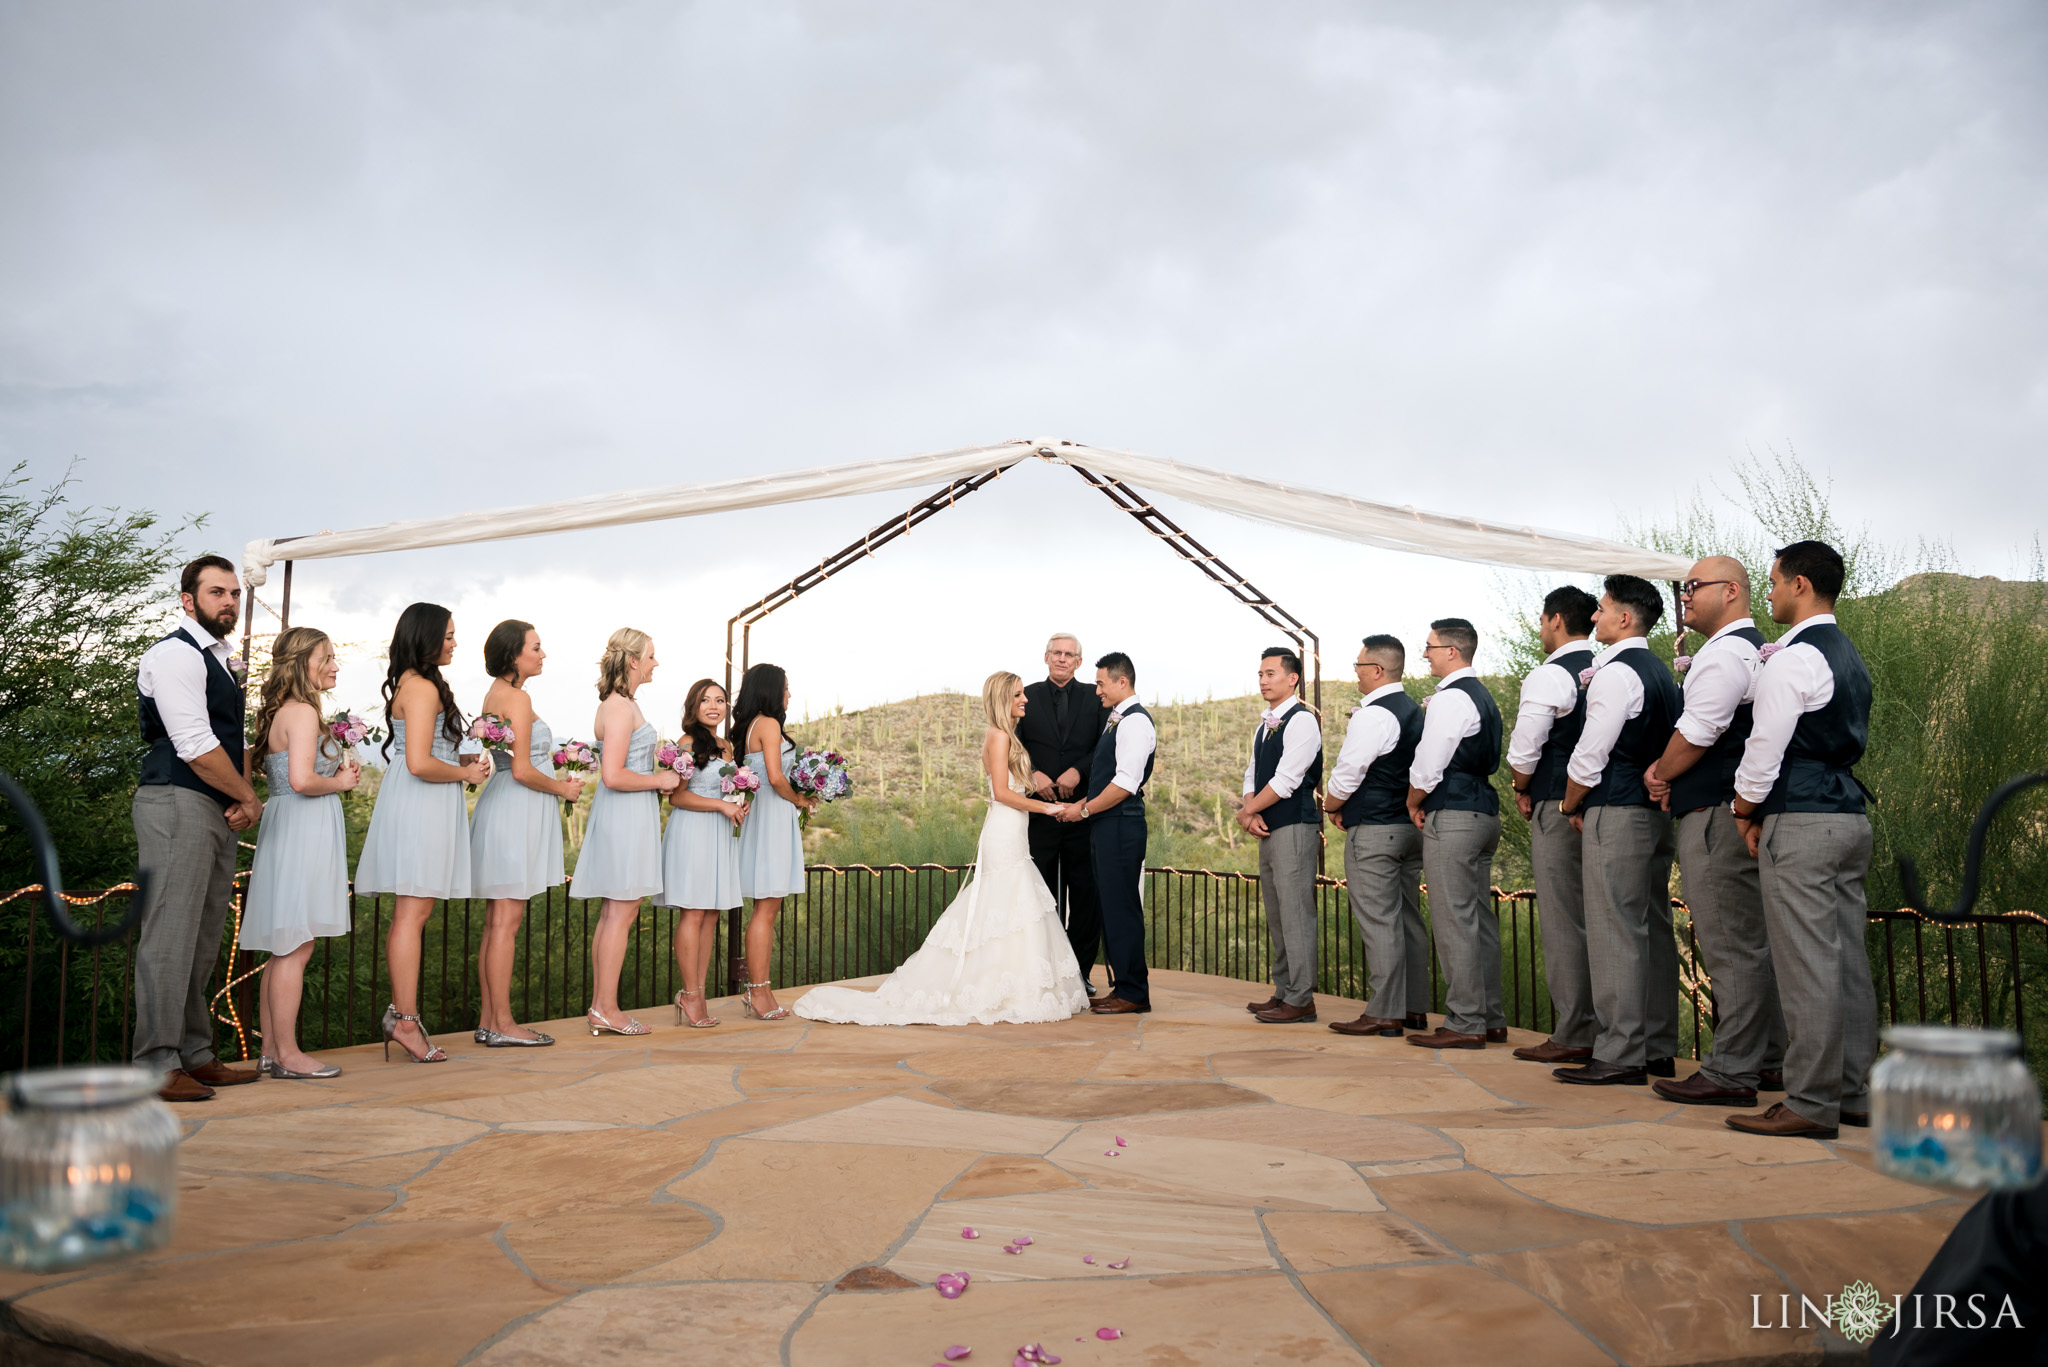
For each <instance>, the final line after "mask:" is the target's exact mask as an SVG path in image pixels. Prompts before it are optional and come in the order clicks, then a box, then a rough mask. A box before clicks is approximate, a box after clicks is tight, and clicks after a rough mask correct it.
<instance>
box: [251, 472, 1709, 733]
mask: <svg viewBox="0 0 2048 1367" xmlns="http://www.w3.org/2000/svg"><path fill="white" fill-rule="evenodd" d="M1032 459H1036V460H1041V461H1045V462H1047V463H1050V464H1054V465H1065V466H1067V467H1068V468H1070V469H1072V470H1073V471H1074V472H1075V473H1076V474H1078V475H1079V476H1080V477H1081V478H1082V480H1083V481H1085V482H1086V483H1087V484H1088V485H1090V486H1091V487H1093V488H1094V489H1096V490H1097V491H1098V492H1100V493H1102V494H1103V495H1104V496H1105V497H1107V498H1108V499H1109V500H1110V502H1111V503H1113V504H1114V505H1116V507H1117V508H1119V509H1120V510H1122V511H1123V512H1125V513H1127V514H1129V515H1130V517H1131V518H1132V519H1133V520H1134V521H1136V522H1137V523H1138V525H1139V526H1140V527H1142V528H1143V529H1144V530H1145V531H1146V532H1148V533H1149V534H1150V535H1152V536H1154V537H1156V538H1158V539H1159V540H1160V541H1161V542H1162V543H1163V544H1165V545H1166V547H1167V548H1168V549H1170V550H1171V551H1173V552H1174V553H1175V554H1176V555H1178V556H1180V558H1181V559H1183V560H1185V561H1186V562H1187V563H1188V564H1190V565H1192V566H1194V568H1195V569H1196V570H1197V571H1199V572H1200V573H1201V574H1202V575H1204V576H1205V577H1206V578H1208V579H1209V580H1210V581H1211V582H1213V583H1215V584H1216V585H1218V586H1219V587H1220V588H1222V589H1223V590H1224V592H1226V593H1228V594H1229V595H1230V596H1231V597H1232V598H1234V599H1235V600H1237V601H1238V602H1239V603H1241V604H1243V605H1244V606H1245V607H1247V608H1250V609H1251V610H1252V611H1253V612H1254V613H1256V614H1258V615H1259V617H1261V618H1262V619H1263V620H1265V621H1266V622H1268V623H1269V624H1271V625H1272V626H1274V627H1277V628H1278V629H1279V630H1281V631H1282V632H1284V633H1286V634H1287V635H1288V636H1289V637H1290V638H1292V639H1293V641H1294V642H1295V645H1296V648H1297V651H1298V653H1299V654H1300V655H1301V656H1302V657H1303V659H1304V661H1305V662H1311V663H1312V672H1311V677H1310V679H1308V680H1304V681H1303V692H1304V694H1310V693H1311V692H1312V695H1313V701H1314V702H1315V703H1316V705H1317V706H1318V707H1320V705H1321V702H1322V649H1321V640H1320V638H1319V637H1318V636H1317V635H1316V634H1315V633H1314V632H1313V631H1311V630H1309V628H1308V627H1307V626H1306V625H1305V624H1303V623H1302V622H1301V620H1300V619H1299V618H1297V617H1295V615H1294V614H1293V613H1291V612H1289V611H1287V609H1286V608H1284V607H1282V606H1281V605H1280V604H1279V603H1278V602H1276V601H1274V600H1273V598H1272V597H1271V596H1269V595H1268V594H1266V593H1263V592H1261V591H1260V590H1259V589H1258V587H1257V586H1255V585H1254V584H1252V583H1251V581H1250V580H1248V579H1246V578H1245V577H1244V576H1243V575H1241V574H1239V573H1238V572H1237V571H1236V570H1234V569H1232V568H1231V567H1230V566H1229V565H1227V564H1225V563H1224V561H1223V559H1222V558H1221V557H1220V556H1218V555H1216V554H1215V553H1214V552H1212V551H1210V550H1209V549H1208V548H1207V547H1206V546H1204V545H1202V543H1201V542H1199V541H1197V540H1196V539H1195V538H1194V537H1193V536H1192V535H1190V534H1189V533H1188V532H1187V531H1186V530H1185V529H1183V528H1182V527H1180V526H1179V525H1178V524H1176V523H1175V522H1174V521H1173V519H1171V518H1170V517H1168V516H1167V515H1166V514H1165V513H1164V512H1162V511H1161V510H1160V509H1159V508H1158V507H1156V506H1155V505H1154V504H1153V503H1152V502H1151V500H1150V499H1148V498H1147V497H1145V496H1144V495H1143V494H1141V493H1139V492H1138V488H1137V487H1134V486H1142V487H1143V488H1145V489H1148V490H1151V491H1152V492H1154V493H1158V494H1169V495H1171V496H1173V497H1175V498H1179V499H1182V500H1184V501H1186V502H1188V503H1193V504H1196V505H1198V506H1200V507H1205V508H1209V509H1212V510H1214V511H1217V512H1224V513H1230V514H1232V515H1234V516H1237V517H1243V518H1249V519H1251V520H1253V521H1255V522H1263V523H1266V524H1268V525H1270V526H1277V527H1283V528H1286V529H1288V530H1291V531H1301V532H1312V533H1315V534H1316V535H1319V536H1327V537H1332V538H1334V539H1336V540H1340V541H1352V542H1356V543H1359V544H1361V545H1366V546H1378V547H1380V548H1382V549H1385V550H1396V551H1408V552H1411V553H1413V554H1417V555H1433V556H1438V557H1441V558H1445V559H1451V560H1465V561H1473V562H1477V563H1480V564H1491V565H1504V566H1511V567H1515V568H1520V569H1532V570H1563V571H1570V572H1576V573H1581V574H1585V573H1592V574H1639V575H1642V576H1643V577H1645V578H1650V579H1667V580H1675V579H1677V578H1678V577H1679V576H1680V575H1682V574H1683V573H1684V572H1685V571H1686V569H1687V568H1688V564H1689V562H1687V561H1686V560H1684V559H1682V558H1681V557H1678V556H1675V555H1670V554H1667V553H1665V552H1662V551H1654V550H1648V549H1645V548H1643V547H1640V546H1629V545H1624V544H1622V543H1620V542H1615V541H1606V540H1602V539H1600V538H1597V537H1589V536H1580V535H1576V534H1574V533H1570V532H1558V531H1547V530H1542V529H1539V528H1535V527H1527V526H1520V527H1518V526H1512V525H1509V524H1506V523H1499V522H1489V521H1486V520H1484V519H1481V518H1475V517H1457V516H1452V515H1448V514H1443V513H1430V512H1423V511H1421V510H1419V509H1416V508H1413V507H1407V506H1396V505H1393V504H1388V503H1378V502H1373V501H1371V500H1369V499H1362V498H1356V497H1353V496H1351V495H1349V494H1338V493H1330V492H1326V491H1324V490H1320V489H1309V488H1303V487H1301V486H1298V485H1291V484H1283V483H1280V482H1278V481H1275V480H1268V479H1259V478H1256V477H1254V476H1250V475H1239V474H1232V473H1229V472H1226V471H1221V470H1209V469H1204V468H1202V467H1200V466H1194V465H1186V464H1182V463H1180V462H1178V461H1171V460H1162V459H1160V458H1158V457H1156V456H1145V455H1139V454H1137V453H1135V452H1130V451H1117V450H1111V449H1108V448H1104V447H1097V446H1088V445H1084V444H1082V443H1079V442H1071V441H1064V440H1058V439H1038V440H1025V439H1021V438H1020V439H1016V440H1012V441H1006V442H999V443H997V444H995V445H993V446H969V447H963V448H961V449H959V450H955V451H942V452H938V453H935V454H928V455H914V456H902V457H898V458H896V459H892V460H874V461H861V462H857V463H854V464H850V465H830V466H821V467H817V468H814V469H809V470H794V471H788V472H785V473H782V474H775V475H760V476H755V477H752V478H747V479H732V480H720V481H715V482H712V483H708V484H671V485H664V486H661V487H657V488H651V489H629V490H622V491H619V492H616V493H609V494H590V495H586V496H584V497H582V498H572V499H563V500H560V501H558V502H553V503H536V504H529V505H527V506H525V507H520V508H500V509H494V510H489V511H480V512H470V513H457V514H454V515H451V516H447V517H434V518H419V519H414V520H411V521H405V522H386V523H382V524H380V525H378V526H374V527H361V528H357V529H355V530H353V531H345V532H333V531H323V532H317V533H314V534H312V535H309V536H289V537H279V538H276V539H271V540H257V541H251V542H250V543H249V544H248V546H247V548H246V549H245V550H244V552H243V555H242V573H243V577H244V578H245V579H246V580H247V582H248V584H249V587H250V589H251V590H252V591H253V590H254V589H255V588H257V587H259V586H260V585H262V584H264V583H265V582H266V581H267V579H268V575H269V571H270V567H271V566H273V565H276V564H279V563H282V564H283V566H284V574H283V584H282V587H281V589H280V600H281V601H280V605H279V609H278V617H279V620H280V622H281V623H283V624H285V625H289V623H290V620H291V591H292V568H293V565H294V564H295V563H296V562H297V561H300V560H326V559H335V558H339V557H341V556H351V555H376V554H381V553H384V552H388V551H403V550H420V549H425V548H427V547H430V546H454V545H463V544H467V543H471V542H478V541H503V540H510V539H513V538H517V537H528V536H545V535H548V534H550V533H554V532H570V531H582V530H587V529H590V528H596V527H618V526H625V525H628V524H631V523H636V522H660V521H666V520H669V519H673V518H684V517H702V516H705V515H706V514H710V513H720V512H731V511H735V510H738V509H742V508H765V507H775V506H779V505H782V504H789V503H804V502H810V501H813V500H817V499H826V498H838V497H842V496H845V495H849V494H864V493H875V492H880V491H886V490H891V489H906V488H918V487H926V486H929V485H931V484H933V483H942V487H941V488H939V489H938V491H937V492H935V493H932V494H929V495H927V496H926V497H925V498H924V499H923V500H921V501H920V502H918V503H915V504H913V505H911V506H910V507H909V508H907V509H905V510H904V511H903V512H901V513H898V514H897V515H895V516H894V517H891V518H888V519H887V520H885V521H883V522H881V523H879V524H878V525H876V526H875V527H873V528H871V529H870V530H869V531H868V532H866V533H865V534H864V535H862V536H861V537H860V538H859V539H857V540H855V541H852V542H849V543H848V544H847V545H846V546H844V547H843V548H841V549H840V550H839V551H837V552H835V553H833V554H832V555H829V556H826V557H825V558H824V559H823V560H821V561H819V562H818V563H817V564H815V565H813V566H811V567H810V568H809V569H806V570H804V571H803V572H802V573H800V574H797V575H796V576H794V577H793V578H791V579H789V580H788V581H787V582H785V583H782V584H778V585H777V586H776V587H774V588H772V589H770V590H769V591H768V592H767V593H765V594H763V595H762V596H761V597H760V598H759V599H757V600H755V601H754V602H752V603H749V604H748V605H747V606H746V607H743V608H741V609H740V610H739V611H738V612H736V613H734V614H733V615H732V617H731V618H730V619H728V620H727V622H726V630H725V683H726V690H727V692H728V693H730V692H731V688H732V675H733V668H734V664H735V662H736V661H737V664H738V666H739V669H740V671H741V672H745V669H746V666H747V663H748V659H749V656H750V647H751V640H752V632H753V628H754V625H755V623H757V622H759V621H761V620H762V619H763V618H765V617H767V616H768V615H769V614H771V613H773V612H775V611H777V610H778V609H780V608H783V607H786V606H787V605H788V604H790V603H792V602H794V601H796V599H797V598H799V597H801V596H802V595H803V594H805V593H808V592H809V591H811V590H812V589H814V588H817V587H818V586H819V585H821V584H823V583H824V582H825V581H826V580H828V579H830V578H832V577H833V576H834V575H836V574H839V573H841V572H843V571H844V570H846V569H848V568H849V567H851V566H852V565H854V564H855V563H857V562H858V561H860V560H862V559H865V558H867V557H870V556H872V555H873V554H874V553H875V552H876V551H877V550H879V549H880V548H881V547H883V546H885V545H887V544H888V543H889V542H891V541H894V540H895V539H896V538H898V537H900V536H902V535H904V534H905V533H907V532H909V531H910V530H911V529H912V528H914V527H916V526H918V525H919V524H920V523H922V522H925V521H926V520H928V519H930V518H932V517H935V516H937V515H938V514H939V513H941V512H943V511H945V510H946V509H947V508H950V507H952V506H953V505H954V504H956V503H958V502H959V501H960V500H961V499H962V498H965V497H966V496H967V495H969V494H972V493H974V492H976V491H977V490H980V489H982V488H985V487H986V486H987V485H989V484H991V483H993V482H995V481H996V480H998V479H1000V478H1002V476H1003V474H1004V473H1005V472H1006V471H1008V470H1010V469H1012V468H1013V467H1015V466H1016V465H1017V464H1018V463H1020V462H1022V461H1026V460H1032ZM250 616H251V618H253V613H252V614H250ZM245 620H247V619H245ZM253 631H254V624H253V621H249V623H248V625H247V626H245V628H244V636H243V655H244V657H245V658H246V657H247V655H248V652H249V648H250V646H251V645H252V644H253ZM735 632H737V633H738V653H737V656H735V652H734V635H735Z"/></svg>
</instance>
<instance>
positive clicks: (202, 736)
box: [135, 614, 233, 764]
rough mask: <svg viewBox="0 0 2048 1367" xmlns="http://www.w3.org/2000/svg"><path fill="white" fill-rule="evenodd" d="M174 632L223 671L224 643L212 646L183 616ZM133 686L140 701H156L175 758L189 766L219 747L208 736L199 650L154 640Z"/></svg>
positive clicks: (194, 620)
mask: <svg viewBox="0 0 2048 1367" xmlns="http://www.w3.org/2000/svg"><path fill="white" fill-rule="evenodd" d="M178 630H179V631H181V632H183V633H184V634H185V635H187V636H189V637H191V638H192V640H193V642H194V643H195V644H197V645H198V646H199V647H200V648H201V649H202V650H204V651H205V652H206V653H207V654H209V655H211V656H213V658H214V659H216V660H218V661H220V666H221V668H222V669H226V668H227V666H228V643H227V642H226V641H216V640H215V639H214V638H213V633H212V632H210V631H208V630H207V629H206V628H205V627H203V626H200V625H199V621H198V619H197V618H195V617H192V616H190V615H189V614H188V615H187V616H185V617H184V618H183V619H182V620H181V621H180V622H179V624H178ZM230 677H233V676H232V674H230ZM135 687H136V689H137V691H138V692H140V693H141V694H142V696H143V697H145V698H152V699H154V700H155V702H156V710H157V715H158V716H160V717H162V718H163V723H164V730H165V731H167V732H169V733H170V737H171V746H172V748H173V749H175V750H176V751H177V752H178V758H179V759H181V760H183V761H185V763H187V764H190V763H191V762H192V761H193V760H195V759H198V758H199V757H200V756H201V755H203V754H205V753H206V752H207V751H209V750H218V749H219V748H220V738H219V737H217V736H215V735H214V734H213V721H212V719H211V718H210V717H208V716H207V714H206V661H204V660H202V659H200V658H199V651H197V650H194V649H192V647H191V646H188V645H185V644H183V643H182V642H179V641H173V640H164V641H158V642H157V643H156V644H155V645H153V646H151V647H150V648H149V649H148V650H145V651H143V652H142V663H141V664H140V665H139V666H138V667H137V668H136V671H135Z"/></svg>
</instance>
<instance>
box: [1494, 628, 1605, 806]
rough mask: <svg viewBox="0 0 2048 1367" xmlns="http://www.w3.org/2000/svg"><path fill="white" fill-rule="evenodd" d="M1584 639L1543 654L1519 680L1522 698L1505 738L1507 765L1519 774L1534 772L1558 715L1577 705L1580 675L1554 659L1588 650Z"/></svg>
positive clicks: (1567, 715)
mask: <svg viewBox="0 0 2048 1367" xmlns="http://www.w3.org/2000/svg"><path fill="white" fill-rule="evenodd" d="M1589 648H1590V647H1589V644H1588V642H1587V641H1586V638H1585V637H1583V636H1581V637H1580V638H1579V639H1578V640H1576V641H1566V642H1565V643H1564V644H1563V645H1561V646H1559V647H1558V648H1557V649H1556V650H1553V651H1551V652H1550V654H1549V655H1547V656H1545V657H1544V659H1543V663H1542V664H1540V665H1537V666H1536V667H1535V668H1534V669H1532V670H1530V671H1529V677H1528V678H1526V679H1524V680H1522V699H1521V702H1520V703H1519V704H1518V705H1517V706H1516V708H1515V733H1514V735H1512V736H1510V737H1508V768H1510V769H1512V770H1514V771H1515V772H1516V773H1518V774H1527V773H1532V772H1534V771H1535V768H1536V761H1537V760H1539V759H1542V758H1543V742H1545V741H1547V740H1549V739H1550V728H1551V727H1553V726H1555V725H1557V719H1558V718H1559V717H1569V716H1570V715H1571V714H1572V709H1573V708H1575V707H1577V706H1578V705H1579V676H1578V675H1577V674H1575V673H1573V672H1572V671H1571V670H1569V669H1566V668H1565V667H1564V666H1563V665H1561V664H1559V663H1558V662H1557V657H1558V656H1560V655H1562V654H1564V653H1565V652H1566V651H1571V650H1586V649H1589Z"/></svg>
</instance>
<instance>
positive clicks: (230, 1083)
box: [185, 1059, 262, 1087]
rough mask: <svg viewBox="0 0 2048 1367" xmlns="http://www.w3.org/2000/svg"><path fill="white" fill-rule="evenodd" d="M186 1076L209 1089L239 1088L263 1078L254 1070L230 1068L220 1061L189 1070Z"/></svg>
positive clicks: (214, 1060)
mask: <svg viewBox="0 0 2048 1367" xmlns="http://www.w3.org/2000/svg"><path fill="white" fill-rule="evenodd" d="M185 1074H186V1076H188V1077H190V1078H191V1079H192V1080H193V1081H195V1082H199V1083H203V1084H205V1085H206V1086H208V1087H239V1086H241V1085H242V1084H243V1083H245V1082H254V1081H255V1080H256V1079H257V1078H259V1077H261V1076H262V1074H261V1073H258V1072H257V1071H256V1070H255V1069H254V1068H230V1067H228V1066H227V1065H226V1064H225V1063H222V1062H221V1061H220V1060H219V1059H212V1060H209V1061H208V1062H205V1063H202V1064H200V1065H199V1066H198V1067H197V1068H187V1069H186V1070H185Z"/></svg>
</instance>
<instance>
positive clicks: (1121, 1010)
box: [1088, 997, 1152, 1016]
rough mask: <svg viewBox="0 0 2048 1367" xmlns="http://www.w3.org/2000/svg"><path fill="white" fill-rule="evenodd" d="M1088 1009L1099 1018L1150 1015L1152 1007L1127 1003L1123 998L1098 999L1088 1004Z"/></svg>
mask: <svg viewBox="0 0 2048 1367" xmlns="http://www.w3.org/2000/svg"><path fill="white" fill-rule="evenodd" d="M1088 1009H1089V1010H1090V1011H1093V1012H1094V1013H1095V1014H1096V1015H1098V1016H1134V1015H1144V1014H1146V1013H1149V1012H1150V1011H1151V1010H1152V1008H1151V1007H1150V1006H1140V1005H1139V1004H1138V1003H1136V1002H1127V1001H1125V1000H1124V999H1123V998H1122V997H1098V998H1096V999H1095V1000H1094V1001H1092V1002H1090V1003H1088Z"/></svg>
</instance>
